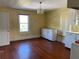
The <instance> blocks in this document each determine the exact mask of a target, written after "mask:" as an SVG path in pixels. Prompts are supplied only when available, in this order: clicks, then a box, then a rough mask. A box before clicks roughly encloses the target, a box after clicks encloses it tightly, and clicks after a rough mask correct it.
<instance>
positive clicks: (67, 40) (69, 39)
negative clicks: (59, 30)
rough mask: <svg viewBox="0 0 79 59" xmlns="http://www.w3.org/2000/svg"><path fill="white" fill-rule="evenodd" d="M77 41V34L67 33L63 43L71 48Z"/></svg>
mask: <svg viewBox="0 0 79 59" xmlns="http://www.w3.org/2000/svg"><path fill="white" fill-rule="evenodd" d="M74 41H75V34H71V33H67V35H66V36H65V38H64V40H63V43H64V44H65V46H66V47H68V48H71V45H72V43H73V42H74Z"/></svg>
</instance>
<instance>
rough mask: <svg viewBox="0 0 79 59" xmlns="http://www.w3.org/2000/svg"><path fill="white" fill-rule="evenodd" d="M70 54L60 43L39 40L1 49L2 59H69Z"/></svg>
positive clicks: (16, 43) (12, 44) (18, 43)
mask: <svg viewBox="0 0 79 59" xmlns="http://www.w3.org/2000/svg"><path fill="white" fill-rule="evenodd" d="M69 52H70V51H69V50H68V49H66V48H65V47H64V44H62V43H60V42H50V41H48V40H45V39H42V38H39V39H33V40H26V41H18V42H11V45H10V46H5V47H0V59H69Z"/></svg>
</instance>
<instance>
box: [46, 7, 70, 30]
mask: <svg viewBox="0 0 79 59" xmlns="http://www.w3.org/2000/svg"><path fill="white" fill-rule="evenodd" d="M68 12H69V9H68V8H60V9H55V10H52V11H48V12H46V19H47V21H46V24H47V27H49V28H55V29H60V28H61V26H62V25H61V24H60V20H61V16H62V20H63V22H64V21H65V20H67V19H68Z"/></svg>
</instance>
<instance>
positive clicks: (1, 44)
mask: <svg viewBox="0 0 79 59" xmlns="http://www.w3.org/2000/svg"><path fill="white" fill-rule="evenodd" d="M6 45H10V42H5V43H4V42H2V43H0V46H6Z"/></svg>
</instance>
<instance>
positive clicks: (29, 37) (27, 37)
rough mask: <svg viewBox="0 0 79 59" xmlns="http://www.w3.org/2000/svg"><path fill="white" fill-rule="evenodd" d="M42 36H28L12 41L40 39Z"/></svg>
mask: <svg viewBox="0 0 79 59" xmlns="http://www.w3.org/2000/svg"><path fill="white" fill-rule="evenodd" d="M39 37H40V35H33V36H26V37H18V38H16V39H11V40H10V41H18V40H25V39H31V38H39Z"/></svg>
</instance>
